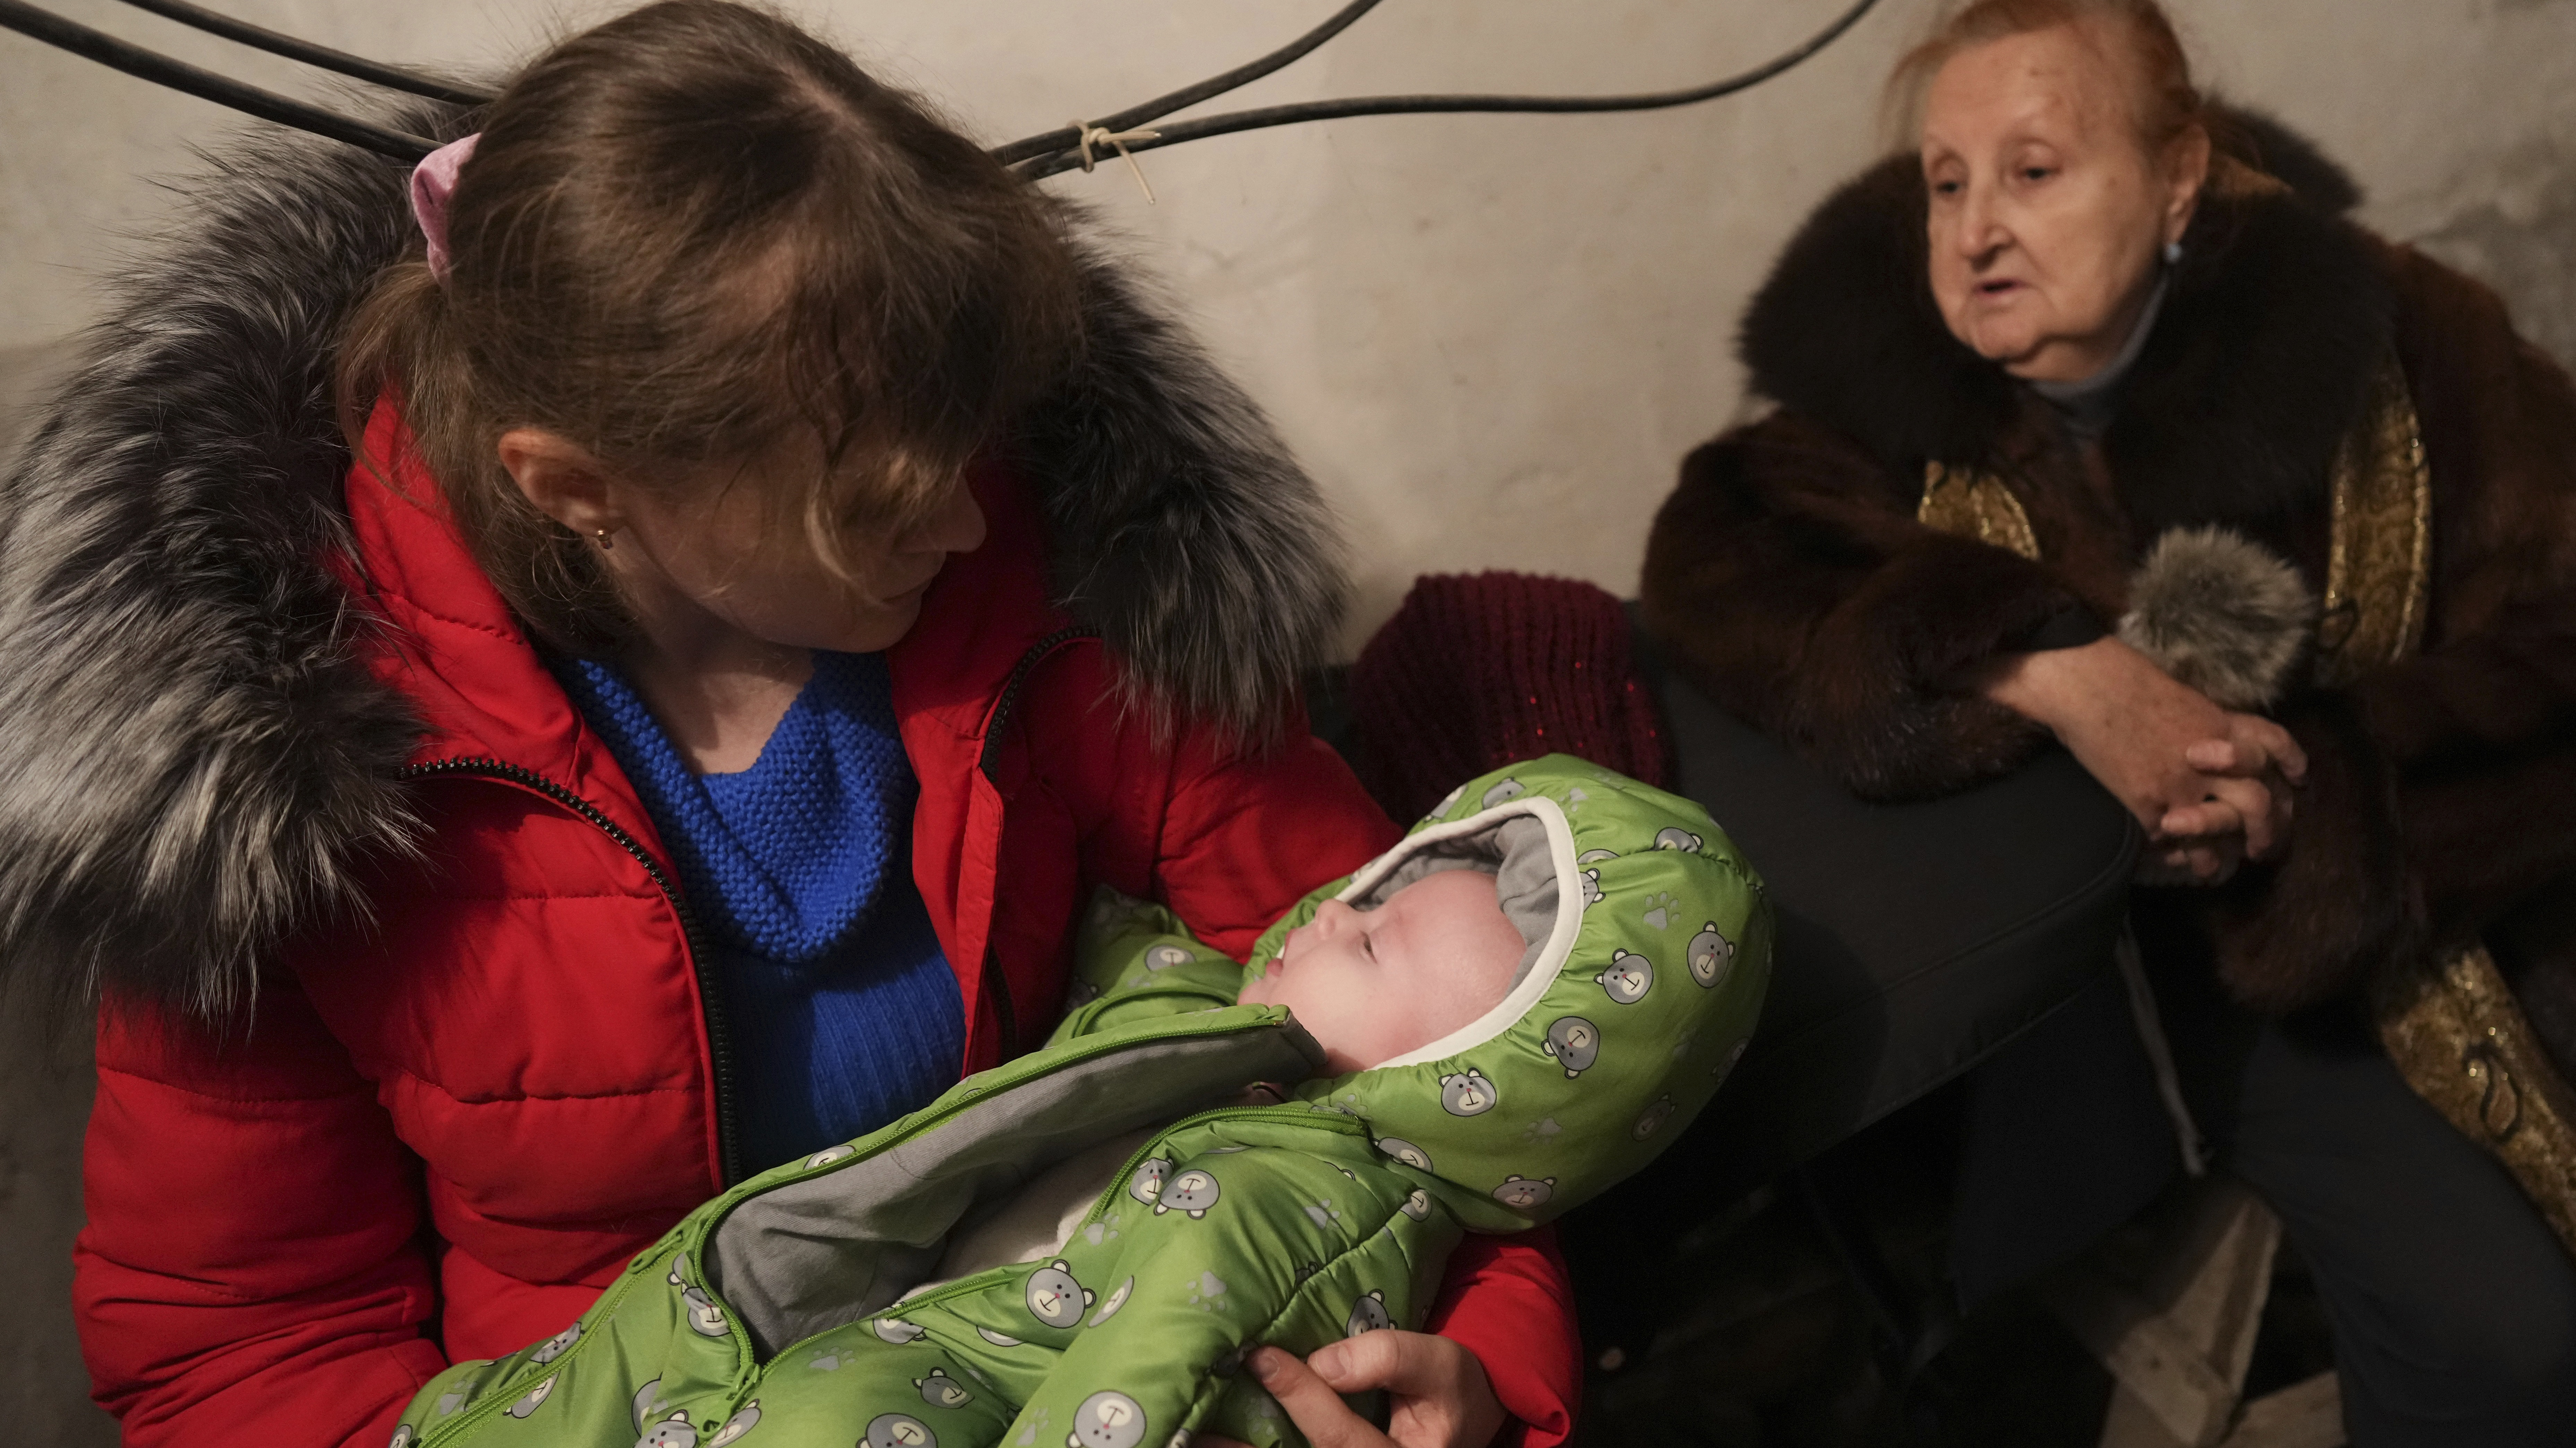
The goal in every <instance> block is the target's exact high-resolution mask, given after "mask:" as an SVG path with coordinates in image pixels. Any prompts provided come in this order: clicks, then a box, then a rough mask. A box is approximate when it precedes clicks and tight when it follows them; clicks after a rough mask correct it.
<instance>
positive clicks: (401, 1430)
mask: <svg viewBox="0 0 2576 1448" xmlns="http://www.w3.org/2000/svg"><path fill="white" fill-rule="evenodd" d="M419 1441H420V1435H419V1434H418V1433H415V1432H413V1431H412V1430H411V1424H409V1423H400V1424H397V1425H395V1427H394V1435H393V1436H392V1437H391V1438H388V1439H386V1440H385V1448H411V1445H412V1444H414V1443H417V1442H419Z"/></svg>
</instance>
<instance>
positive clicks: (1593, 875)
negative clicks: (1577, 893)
mask: <svg viewBox="0 0 2576 1448" xmlns="http://www.w3.org/2000/svg"><path fill="white" fill-rule="evenodd" d="M1582 878H1583V908H1584V909H1586V910H1589V909H1591V908H1592V907H1593V906H1595V905H1598V904H1600V903H1601V901H1602V899H1603V898H1604V897H1603V896H1602V893H1601V872H1600V871H1599V870H1586V871H1584V872H1583V877H1582Z"/></svg>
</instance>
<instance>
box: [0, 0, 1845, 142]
mask: <svg viewBox="0 0 2576 1448" xmlns="http://www.w3.org/2000/svg"><path fill="white" fill-rule="evenodd" d="M125 3H127V4H130V5H134V6H136V7H137V8H140V9H144V10H148V11H151V12H152V13H154V14H157V15H163V16H167V17H169V18H170V19H173V20H178V21H182V22H184V23H186V24H190V25H195V26H198V27H199V28H201V29H205V30H209V31H212V32H214V33H215V34H218V35H223V36H226V37H227V38H230V39H233V40H238V41H241V42H243V43H244V44H249V45H255V46H259V47H260V48H262V49H265V50H271V51H275V52H276V53H278V54H280V55H286V56H291V57H293V58H294V59H297V60H301V61H306V62H308V63H311V64H314V65H320V66H325V67H328V68H330V69H332V70H336V71H339V72H341V73H342V74H345V75H352V76H356V77H358V78H360V79H364V80H370V81H374V82H376V83H377V84H380V85H386V86H392V87H396V88H399V89H403V90H408V91H412V92H414V93H416V94H421V95H430V96H435V97H437V98H439V99H444V100H451V101H456V102H459V103H462V104H479V103H481V102H483V101H486V100H489V99H491V94H490V93H489V92H486V91H482V90H478V89H474V88H470V87H462V86H451V85H448V84H446V83H445V82H440V81H434V80H431V79H429V78H427V77H424V76H420V75H417V74H415V73H413V72H410V71H405V70H400V69H398V68H396V67H392V66H385V65H379V64H377V63H376V62H373V61H368V60H363V59H361V58H359V57H357V56H353V55H346V54H343V53H341V52H339V51H336V50H331V49H328V48H326V47H323V46H318V45H313V44H310V43H308V42H305V41H301V40H297V39H295V38H294V37H292V36H287V35H280V34H278V33H277V32H275V31H272V30H266V29H262V28H261V27H259V26H255V25H251V24H248V23H246V22H243V21H238V20H234V19H231V18H230V17H228V16H224V15H220V14H217V13H216V12H214V11H210V10H206V9H204V8H202V7H200V6H197V5H193V4H189V3H186V0H125ZM1377 4H1378V0H1351V3H1350V4H1347V5H1345V6H1343V7H1342V8H1341V9H1340V10H1338V11H1336V12H1335V13H1334V14H1333V15H1332V16H1331V17H1330V18H1328V19H1326V20H1325V21H1324V23H1323V24H1321V25H1318V26H1316V27H1315V28H1314V29H1312V30H1310V31H1308V32H1306V33H1305V34H1304V35H1301V36H1299V37H1298V38H1297V39H1295V40H1294V41H1291V42H1290V43H1288V44H1287V45H1285V46H1283V47H1281V48H1280V49H1278V50H1275V51H1272V52H1271V53H1270V54H1268V55H1265V56H1262V57H1261V58H1260V59H1258V60H1255V61H1252V62H1250V63H1249V64H1246V65H1241V66H1237V67H1235V68H1234V69H1232V70H1229V71H1226V72H1225V73H1224V74H1222V75H1217V76H1212V77H1210V78H1209V79H1207V80H1204V81H1201V82H1199V83H1198V84H1196V85H1192V86H1187V87H1184V88H1183V89H1180V90H1177V91H1173V92H1172V93H1171V94H1169V95H1165V96H1160V97H1157V98H1156V99H1154V100H1150V101H1147V102H1145V103H1144V104H1142V105H1137V106H1130V107H1128V108H1127V109H1125V110H1123V111H1119V112H1116V113H1115V114H1112V115H1108V116H1103V117H1101V118H1100V119H1099V120H1098V121H1096V122H1093V123H1092V124H1093V125H1095V126H1097V127H1098V128H1100V129H1102V130H1107V131H1112V132H1117V131H1127V130H1132V129H1133V128H1135V127H1137V126H1140V125H1143V124H1144V123H1146V122H1148V121H1153V120H1157V119H1159V118H1161V117H1162V116H1164V115H1167V114H1169V113H1170V112H1172V111H1176V110H1181V109H1183V108H1185V107H1188V106H1193V105H1196V104H1198V103H1199V102H1201V101H1204V100H1208V99H1210V98H1212V97H1215V96H1219V95H1223V94H1224V93H1225V92H1227V91H1229V90H1233V89H1235V88H1236V87H1238V86H1242V85H1245V84H1248V83H1250V82H1252V81H1255V80H1258V79H1260V78H1261V77H1263V76H1265V75H1268V74H1270V73H1271V72H1273V71H1276V70H1278V69H1280V68H1281V67H1283V66H1286V65H1289V64H1291V63H1293V62H1295V61H1297V60H1299V59H1301V58H1303V57H1304V56H1306V55H1307V54H1309V53H1311V52H1312V51H1313V50H1314V49H1315V48H1316V47H1317V46H1320V45H1322V44H1323V43H1324V42H1326V41H1328V40H1330V39H1332V38H1333V37H1334V36H1336V35H1339V34H1340V33H1341V32H1342V31H1344V30H1346V29H1348V28H1349V27H1350V25H1351V24H1352V23H1353V22H1355V21H1357V20H1358V19H1359V18H1360V17H1361V16H1363V15H1366V14H1367V13H1368V12H1369V11H1370V10H1371V9H1374V8H1375V7H1376V5H1377ZM1877 5H1878V0H1855V3H1854V4H1853V5H1852V7H1851V8H1850V9H1849V10H1846V11H1845V12H1843V14H1842V16H1841V17H1840V18H1838V19H1836V20H1835V21H1834V22H1833V23H1832V24H1831V25H1828V26H1826V27H1825V28H1824V29H1823V30H1821V31H1819V32H1817V33H1816V34H1815V35H1814V36H1812V37H1810V38H1809V39H1808V40H1807V41H1806V43H1805V44H1803V45H1800V46H1798V47H1797V48H1795V49H1793V50H1790V51H1787V52H1785V53H1783V54H1781V55H1779V56H1777V57H1775V58H1774V59H1772V60H1770V61H1768V62H1766V63H1764V64H1762V65H1759V66H1756V67H1755V68H1753V69H1752V70H1748V71H1745V72H1744V73H1742V74H1740V75H1733V76H1729V77H1727V78H1726V79H1724V80H1720V81H1714V82H1711V83H1709V84H1707V85H1700V86H1692V87H1689V88H1686V89H1683V90H1671V91H1649V92H1645V93H1642V94H1636V95H1615V96H1499V95H1410V96H1355V97H1350V98H1347V99H1342V100H1325V101H1300V102H1297V103H1294V104H1290V105H1280V106H1265V107H1262V108H1260V109H1257V110H1249V111H1236V112H1233V113H1230V114H1227V115H1221V116H1206V117H1202V118H1200V119H1198V120H1191V121H1180V122H1177V123H1175V124H1172V125H1168V126H1164V127H1161V128H1160V134H1158V135H1157V136H1155V137H1154V138H1152V139H1150V140H1148V139H1145V138H1142V137H1139V138H1137V139H1135V140H1131V141H1127V142H1126V143H1125V148H1126V149H1127V150H1129V151H1151V150H1156V149H1159V148H1161V147H1164V146H1176V145H1179V144H1180V143H1181V142H1183V141H1196V140H1203V139H1205V138H1207V137H1209V136H1224V135H1232V134H1234V133H1236V132H1239V131H1254V130H1262V129H1266V128H1268V127H1271V126H1286V125H1294V124H1296V123H1298V122H1301V121H1322V120H1335V119H1341V118H1346V117H1351V116H1388V115H1426V114H1453V115H1454V114H1496V113H1512V112H1537V113H1547V114H1559V115H1568V114H1588V113H1589V114H1597V113H1601V112H1608V111H1650V110H1663V109H1667V108H1669V107H1673V106H1687V105H1695V104H1697V103H1699V102H1701V101H1709V100H1715V99H1717V98H1718V97H1720V96H1727V95H1733V94H1735V93H1736V92H1738V91H1741V90H1746V89H1749V88H1751V87H1753V86H1756V85H1759V84H1761V83H1762V82H1764V81H1766V80H1769V79H1771V78H1772V77H1773V76H1776V75H1779V74H1780V73H1782V72H1783V71H1786V70H1789V69H1790V68H1792V67H1794V66H1796V65H1798V64H1799V63H1801V62H1803V61H1805V60H1806V59H1807V58H1808V57H1810V56H1812V55H1814V54H1815V53H1816V52H1818V51H1820V50H1823V49H1824V48H1825V47H1826V46H1828V45H1831V44H1832V43H1834V42H1835V41H1836V40H1839V39H1841V38H1842V35H1843V33H1844V32H1845V31H1847V30H1849V29H1851V28H1852V27H1853V26H1854V25H1856V24H1858V23H1860V19H1861V17H1862V16H1864V15H1867V14H1868V13H1869V12H1870V11H1871V10H1873V9H1875V8H1876V7H1877ZM0 29H7V30H15V31H17V32H19V33H20V34H22V35H27V36H31V37H33V38H35V39H37V40H41V41H43V42H44V43H46V44H48V45H52V46H56V47H59V48H61V49H63V50H68V51H70V52H72V53H73V54H75V55H81V56H86V57H88V58H89V59H91V60H95V61H97V62H99V63H100V64H102V65H106V66H110V67H112V68H114V69H117V70H121V71H124V72H125V73H126V74H128V75H134V76H140V77H142V78H143V79H145V80H149V81H153V82H155V83H157V84H160V85H165V86H168V87H170V88H171V89H173V90H178V91H184V92H186V93H187V94H189V95H193V96H197V97H200V98H201V99H204V100H210V101H213V102H215V103H216V104H218V105H225V106H230V107H232V108H233V109H235V110H238V111H246V112H248V113H249V114H251V115H254V116H258V117H260V118H262V119H263V120H270V121H275V122H277V123H278V124H280V125H285V126H293V127H295V128H297V129H299V130H305V131H310V132H312V133H314V134H315V135H319V136H328V137H330V138H331V139H332V140H335V141H345V142H347V143H348V144H350V145H353V146H358V147H361V148H363V149H365V150H369V151H373V152H376V153H377V154H378V155H382V156H389V157H392V158H393V159H395V160H397V161H405V162H411V163H417V162H419V160H420V159H421V158H422V157H424V156H426V155H428V154H429V153H430V152H431V151H433V150H436V149H437V147H438V143H437V142H435V141H432V140H429V139H427V138H425V137H421V136H414V135H410V134H408V133H406V132H402V131H396V130H391V129H388V128H386V127H384V126H379V125H374V124H372V123H370V122H367V121H361V120H356V119H353V118H351V117H348V116H343V115H340V114H337V113H336V112H333V111H328V110H325V109H323V108H322V107H320V106H316V105H311V104H308V103H306V102H304V101H299V100H294V99H291V98H289V97H287V96H282V95H279V94H277V93H276V92H274V91H267V90H262V89H260V88H259V87H257V86H252V85H246V84H244V83H242V82H240V81H237V80H233V79H231V78H229V77H227V76H221V75H217V74H216V73H214V72H213V71H210V70H205V69H202V68H200V67H197V66H194V65H190V64H188V63H187V62H185V61H181V60H173V59H171V58H170V57H168V56H166V55H161V54H159V53H157V52H154V51H150V50H146V49H144V48H143V47H141V46H139V45H134V44H132V43H130V42H127V41H124V40H119V39H117V38H116V37H115V36H112V35H109V34H106V33H105V32H103V31H99V30H93V29H91V28H90V27H88V26H86V25H82V24H79V23H77V22H75V21H70V20H65V19H63V18H62V17H60V16H58V15H54V14H52V13H50V12H48V11H45V10H41V9H38V8H37V7H36V6H34V5H32V4H29V3H27V0H0ZM1080 147H1081V133H1080V132H1077V131H1075V130H1074V129H1072V128H1071V127H1065V128H1063V129H1059V130H1055V131H1049V132H1046V133H1044V134H1041V135H1036V136H1029V137H1026V138H1024V139H1022V140H1018V141H1014V142H1011V143H1010V144H1009V145H1006V146H1002V147H998V148H996V149H995V151H994V152H993V154H994V155H995V156H996V157H997V158H998V159H1000V160H1002V161H1003V162H1004V163H1005V164H1012V165H1013V166H1014V169H1015V170H1017V171H1018V172H1019V174H1021V175H1022V176H1026V177H1029V178H1031V179H1036V178H1038V177H1043V176H1052V175H1055V174H1056V173H1058V172H1060V171H1065V170H1069V169H1071V168H1072V167H1074V166H1076V165H1079V164H1081V149H1080Z"/></svg>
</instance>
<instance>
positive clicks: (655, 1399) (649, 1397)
mask: <svg viewBox="0 0 2576 1448" xmlns="http://www.w3.org/2000/svg"><path fill="white" fill-rule="evenodd" d="M669 1406H670V1404H668V1403H666V1402H664V1401H662V1380H661V1379H660V1378H655V1379H653V1380H652V1381H651V1382H648V1383H646V1384H645V1385H644V1386H642V1387H640V1388H637V1389H636V1390H635V1427H636V1430H637V1431H638V1432H641V1431H642V1430H643V1427H644V1425H645V1423H646V1422H648V1421H650V1420H651V1419H652V1417H653V1415H654V1414H655V1413H658V1412H660V1411H662V1410H663V1409H664V1408H667V1407H669ZM683 1416H686V1415H683ZM690 1436H692V1437H695V1436H696V1435H695V1434H692V1435H690Z"/></svg>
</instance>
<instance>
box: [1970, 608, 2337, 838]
mask: <svg viewBox="0 0 2576 1448" xmlns="http://www.w3.org/2000/svg"><path fill="white" fill-rule="evenodd" d="M1985 693H1986V695H1987V697H1988V698H1991V699H1993V700H1995V701H1996V702H1997V703H2000V704H2002V705H2004V706H2005V707H2006V708H2009V709H2012V710H2014V711H2015V712H2017V713H2019V714H2022V715H2023V716H2025V717H2027V718H2029V719H2032V720H2034V721H2036V722H2037V723H2040V724H2043V725H2045V726H2047V727H2048V729H2049V730H2050V731H2051V732H2053V733H2054V734H2056V736H2057V738H2058V741H2059V742H2060V743H2062V744H2064V745H2065V746H2066V748H2067V750H2068V752H2070V753H2072V754H2073V755H2074V756H2075V758H2076V760H2077V761H2078V762H2079V763H2081V764H2082V765H2083V766H2084V767H2085V768H2086V769H2087V770H2089V771H2090V772H2091V773H2092V775H2093V777H2094V778H2095V779H2097V780H2100V781H2101V782H2102V787H2103V788H2105V789H2108V790H2109V791H2111V793H2112V794H2113V795H2114V796H2115V797H2117V798H2118V799H2119V801H2120V803H2122V804H2124V805H2126V806H2128V808H2129V811H2130V813H2132V814H2134V815H2136V816H2137V818H2138V822H2139V823H2140V824H2143V825H2145V826H2146V828H2147V833H2148V835H2149V836H2150V838H2152V839H2153V840H2154V841H2155V842H2156V843H2157V845H2159V846H2161V847H2162V848H2161V849H2160V851H2159V852H2158V854H2157V855H2156V857H2155V861H2154V863H2155V864H2156V865H2157V866H2159V867H2161V868H2159V869H2151V870H2150V871H2149V872H2148V875H2147V878H2149V879H2151V880H2155V881H2158V882H2161V883H2183V882H2187V881H2198V882H2200V883H2204V884H2214V883H2216V882H2218V881H2220V880H2223V879H2225V878H2226V877H2227V876H2228V875H2230V874H2233V873H2234V872H2235V869H2236V866H2237V863H2238V862H2239V861H2240V860H2241V859H2243V858H2246V857H2251V858H2254V859H2262V858H2264V857H2266V856H2268V855H2270V854H2271V853H2272V852H2273V851H2274V850H2275V849H2277V848H2279V846H2280V844H2281V842H2282V841H2283V840H2284V839H2285V838H2286V837H2287V834H2288V830H2289V825H2290V815H2291V807H2290V794H2289V788H2288V787H2289V786H2290V785H2292V784H2295V783H2296V782H2297V781H2298V780H2299V779H2300V778H2301V777H2302V776H2303V775H2305V774H2306V772H2307V767H2308V765H2307V756H2306V755H2305V754H2303V753H2301V752H2300V750H2299V746H2298V743H2297V741H2295V740H2293V739H2292V738H2291V737H2290V735H2289V731H2287V730H2285V729H2283V728H2282V727H2281V726H2279V725H2278V724H2275V723H2273V722H2272V721H2270V720H2268V719H2264V718H2261V717H2259V716H2256V715H2252V714H2231V713H2229V712H2227V711H2226V710H2224V709H2221V708H2219V707H2218V706H2217V705H2216V704H2213V703H2211V702H2210V701H2209V699H2208V698H2207V696H2205V695H2203V694H2201V693H2200V692H2199V691H2197V690H2194V689H2191V688H2188V687H2186V686H2184V685H2182V684H2178V683H2176V682H2174V681H2173V679H2171V678H2170V677H2168V676H2167V675H2166V674H2165V672H2164V671H2163V670H2162V669H2159V668H2157V667H2156V666H2155V665H2154V664H2153V663H2152V662H2150V661H2149V660H2148V659H2147V657H2146V656H2145V655H2143V654H2141V653H2139V652H2138V651H2137V650H2135V649H2133V648H2130V647H2129V646H2128V645H2127V644H2124V643H2121V642H2120V641H2119V640H2117V639H2102V640H2100V641H2098V642H2095V643H2091V644H2087V645H2085V646H2084V647H2082V648H2076V649H2052V650H2049V651H2047V652H2043V653H2031V654H2018V655H2013V656H2010V657H2008V658H2006V659H2004V660H2002V661H2000V662H1999V664H1998V666H1997V668H1996V670H1995V672H1994V673H1993V675H1992V676H1991V677H1990V678H1989V680H1988V681H1987V684H1986V688H1985Z"/></svg>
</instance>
